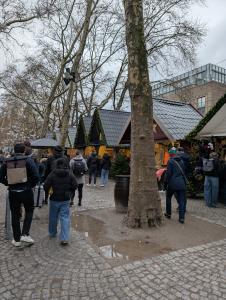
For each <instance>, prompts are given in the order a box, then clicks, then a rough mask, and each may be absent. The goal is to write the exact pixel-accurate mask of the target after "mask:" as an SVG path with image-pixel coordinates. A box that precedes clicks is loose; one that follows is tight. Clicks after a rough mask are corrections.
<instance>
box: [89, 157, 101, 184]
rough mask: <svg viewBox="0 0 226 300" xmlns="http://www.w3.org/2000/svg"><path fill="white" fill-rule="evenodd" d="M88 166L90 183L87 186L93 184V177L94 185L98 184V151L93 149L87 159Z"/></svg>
mask: <svg viewBox="0 0 226 300" xmlns="http://www.w3.org/2000/svg"><path fill="white" fill-rule="evenodd" d="M87 166H88V168H89V183H88V184H87V186H90V185H91V182H92V178H93V186H96V181H97V172H98V169H99V159H98V157H97V153H96V151H93V152H92V153H91V155H90V156H89V158H88V160H87Z"/></svg>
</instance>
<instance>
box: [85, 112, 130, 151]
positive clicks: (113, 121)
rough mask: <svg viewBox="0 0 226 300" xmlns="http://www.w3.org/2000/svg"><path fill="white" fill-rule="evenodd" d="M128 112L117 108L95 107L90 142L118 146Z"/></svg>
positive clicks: (127, 118) (128, 116)
mask: <svg viewBox="0 0 226 300" xmlns="http://www.w3.org/2000/svg"><path fill="white" fill-rule="evenodd" d="M129 119H130V113H129V112H124V111H118V110H107V109H96V110H95V112H94V115H93V120H92V124H91V128H90V134H89V136H90V144H91V145H100V144H105V145H106V146H108V147H117V146H119V144H118V141H119V137H120V136H121V134H122V132H123V131H124V130H125V129H126V126H127V124H128V120H129Z"/></svg>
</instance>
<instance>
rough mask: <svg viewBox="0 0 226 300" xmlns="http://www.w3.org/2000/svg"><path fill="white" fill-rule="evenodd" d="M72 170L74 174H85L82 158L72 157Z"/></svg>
mask: <svg viewBox="0 0 226 300" xmlns="http://www.w3.org/2000/svg"><path fill="white" fill-rule="evenodd" d="M72 171H73V173H74V175H75V176H82V175H84V174H85V171H86V170H85V164H84V162H83V160H82V159H74V162H73V168H72Z"/></svg>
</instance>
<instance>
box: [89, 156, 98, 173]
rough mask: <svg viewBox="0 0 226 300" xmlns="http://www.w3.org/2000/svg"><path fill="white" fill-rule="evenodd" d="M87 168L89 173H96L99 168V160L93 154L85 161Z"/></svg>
mask: <svg viewBox="0 0 226 300" xmlns="http://www.w3.org/2000/svg"><path fill="white" fill-rule="evenodd" d="M87 166H88V168H89V170H90V171H97V170H98V168H99V159H98V157H97V156H96V155H95V154H91V155H90V157H89V158H88V160H87Z"/></svg>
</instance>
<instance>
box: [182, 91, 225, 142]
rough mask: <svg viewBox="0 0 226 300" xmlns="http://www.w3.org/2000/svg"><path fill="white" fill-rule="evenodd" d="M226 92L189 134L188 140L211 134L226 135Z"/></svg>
mask: <svg viewBox="0 0 226 300" xmlns="http://www.w3.org/2000/svg"><path fill="white" fill-rule="evenodd" d="M225 116H226V94H225V95H224V96H223V97H222V98H220V99H219V101H218V102H217V103H216V104H215V106H214V107H213V108H212V109H211V110H209V111H208V113H207V114H206V116H205V117H204V118H203V119H202V120H201V121H200V122H199V123H198V125H197V126H196V127H195V128H194V129H193V130H192V131H191V132H190V133H189V135H188V136H187V139H188V140H192V139H195V138H205V137H211V136H218V137H225V136H226V117H225Z"/></svg>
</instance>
